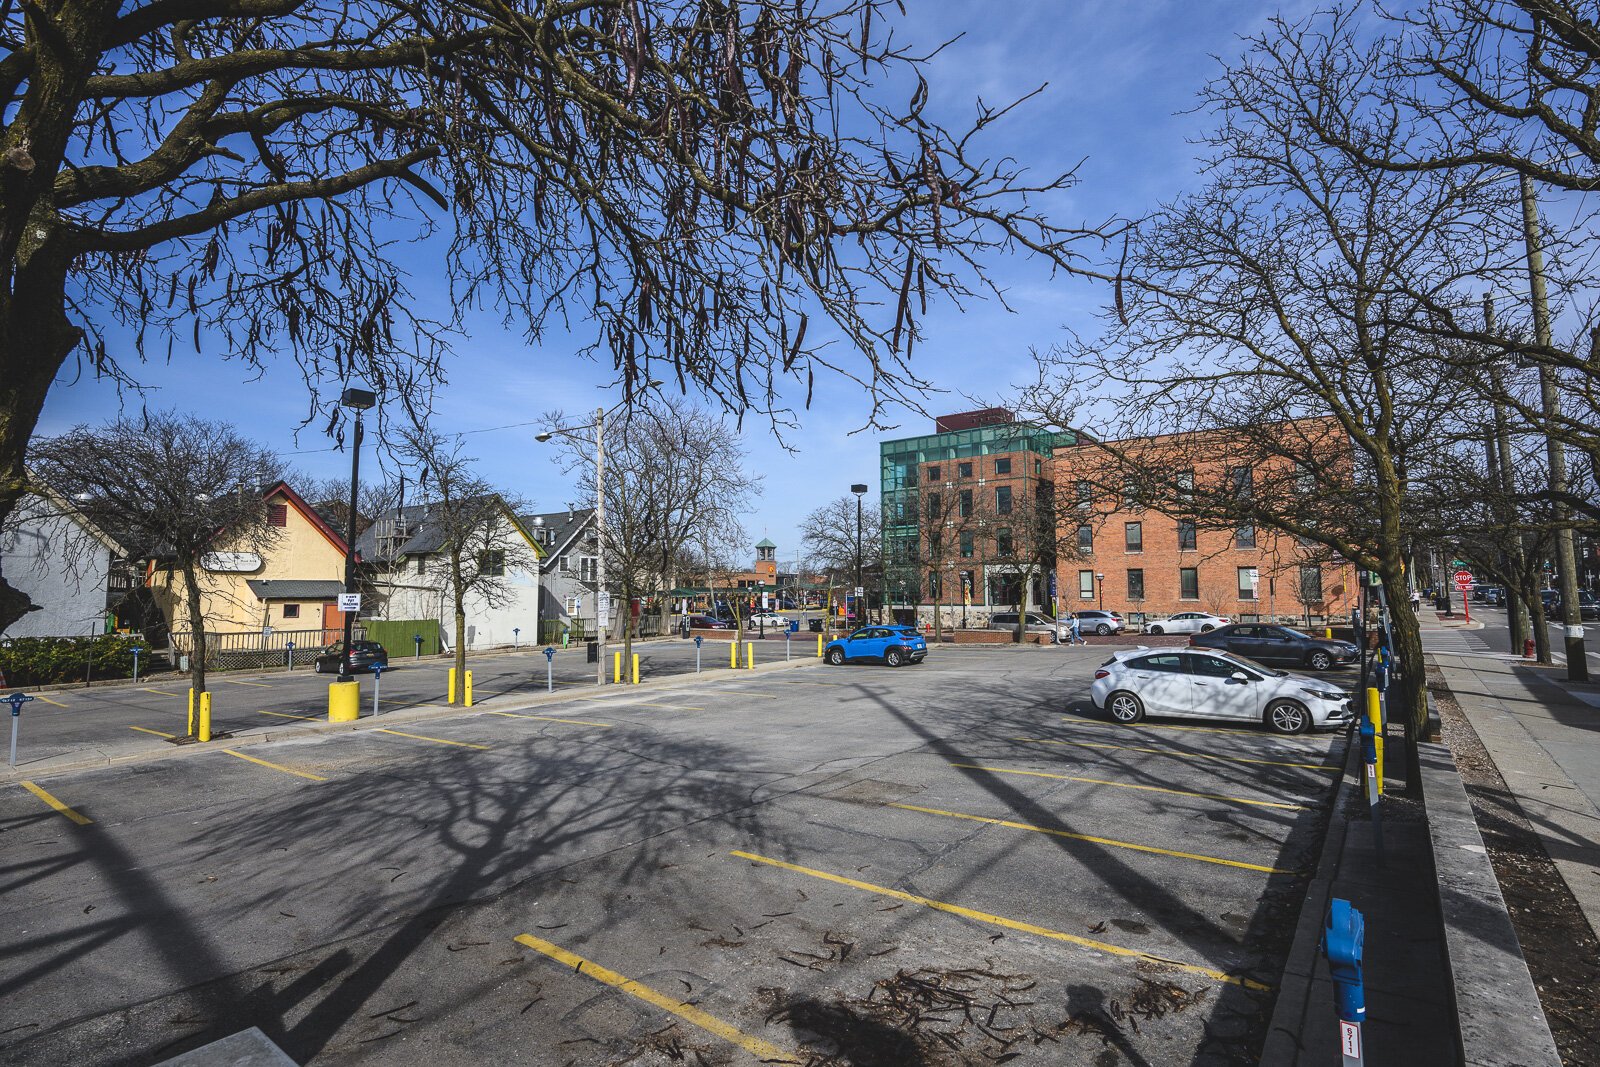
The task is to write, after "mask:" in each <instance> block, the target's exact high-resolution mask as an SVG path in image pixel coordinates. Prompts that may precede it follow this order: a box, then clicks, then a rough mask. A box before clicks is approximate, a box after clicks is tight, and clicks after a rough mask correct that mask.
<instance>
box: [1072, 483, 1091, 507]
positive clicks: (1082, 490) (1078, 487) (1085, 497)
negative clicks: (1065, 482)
mask: <svg viewBox="0 0 1600 1067" xmlns="http://www.w3.org/2000/svg"><path fill="white" fill-rule="evenodd" d="M1072 498H1073V500H1074V501H1075V502H1076V503H1077V505H1078V506H1079V507H1080V508H1086V507H1088V506H1089V504H1090V502H1091V501H1092V500H1093V499H1094V486H1093V485H1091V484H1090V483H1088V482H1076V483H1074V484H1073V486H1072Z"/></svg>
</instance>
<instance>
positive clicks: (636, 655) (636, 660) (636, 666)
mask: <svg viewBox="0 0 1600 1067" xmlns="http://www.w3.org/2000/svg"><path fill="white" fill-rule="evenodd" d="M633 684H634V685H638V684H639V653H637V652H635V653H634V654H633Z"/></svg>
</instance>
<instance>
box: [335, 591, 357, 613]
mask: <svg viewBox="0 0 1600 1067" xmlns="http://www.w3.org/2000/svg"><path fill="white" fill-rule="evenodd" d="M339 610H340V611H345V612H350V611H360V610H361V594H360V593H340V594H339Z"/></svg>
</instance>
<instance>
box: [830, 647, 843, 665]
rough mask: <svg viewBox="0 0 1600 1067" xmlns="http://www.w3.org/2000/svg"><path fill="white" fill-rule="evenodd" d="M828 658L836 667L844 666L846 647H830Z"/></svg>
mask: <svg viewBox="0 0 1600 1067" xmlns="http://www.w3.org/2000/svg"><path fill="white" fill-rule="evenodd" d="M827 660H828V662H829V663H831V664H833V665H834V666H835V667H839V666H843V665H844V649H842V648H830V649H828V655H827Z"/></svg>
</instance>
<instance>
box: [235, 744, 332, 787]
mask: <svg viewBox="0 0 1600 1067" xmlns="http://www.w3.org/2000/svg"><path fill="white" fill-rule="evenodd" d="M222 751H224V752H226V753H227V754H228V755H230V756H238V757H239V758H240V759H244V760H249V761H250V762H251V763H259V764H261V766H263V767H271V768H272V769H273V770H275V771H282V772H283V773H284V774H292V775H294V776H296V777H298V778H309V779H311V780H312V781H313V782H326V781H327V779H326V778H324V777H322V776H321V775H320V774H308V773H307V772H305V771H297V770H293V769H291V768H289V767H283V766H280V765H278V764H276V763H269V762H268V761H267V760H264V759H256V758H255V757H254V756H246V755H245V754H244V753H243V752H235V751H234V750H233V749H231V748H225V749H223V750H222Z"/></svg>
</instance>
